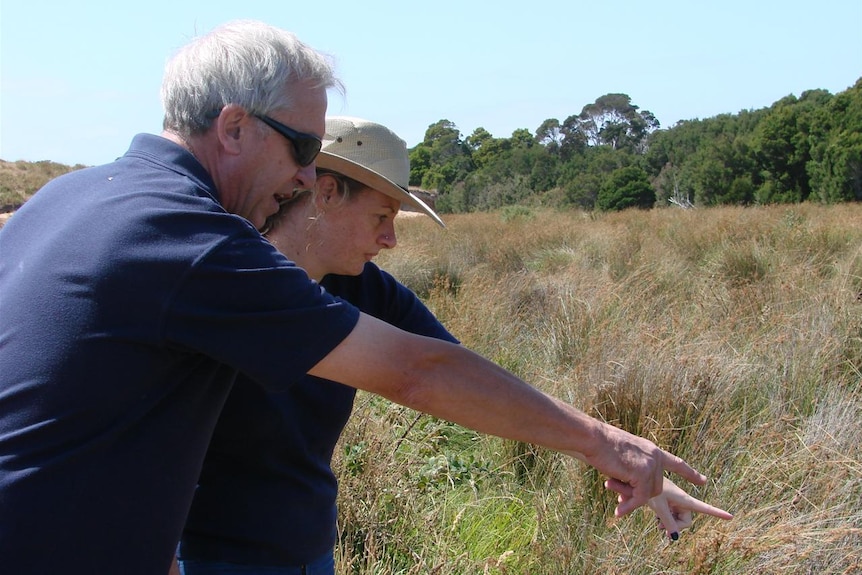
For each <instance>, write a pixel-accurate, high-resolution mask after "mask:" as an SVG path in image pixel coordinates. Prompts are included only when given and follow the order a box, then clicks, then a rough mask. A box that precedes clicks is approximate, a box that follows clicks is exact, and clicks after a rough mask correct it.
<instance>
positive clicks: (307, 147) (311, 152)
mask: <svg viewBox="0 0 862 575" xmlns="http://www.w3.org/2000/svg"><path fill="white" fill-rule="evenodd" d="M293 146H294V149H295V150H296V161H297V162H299V165H301V166H308V165H309V164H311V162H313V161H314V158H316V157H317V154H318V153H319V152H320V146H321V143H320V140H318V139H317V138H311V137H308V136H306V135H300V136H298V137H294V139H293Z"/></svg>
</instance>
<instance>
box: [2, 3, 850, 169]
mask: <svg viewBox="0 0 862 575" xmlns="http://www.w3.org/2000/svg"><path fill="white" fill-rule="evenodd" d="M0 2H2V4H0V87H2V88H0V159H3V160H6V161H15V160H28V161H38V160H52V161H55V162H60V163H64V164H76V163H81V164H88V165H89V164H99V163H103V162H108V161H111V160H113V159H114V158H115V157H117V156H119V155H121V154H123V153H124V152H125V150H126V149H127V147H128V144H129V141H130V140H131V138H132V136H133V135H134V134H136V133H138V132H151V133H159V132H160V130H161V118H162V109H161V105H160V103H159V99H158V93H159V85H160V82H161V74H162V69H163V66H164V62H165V60H166V59H167V58H168V57H169V56H170V55H171V54H172V53H173V52H174V51H175V50H176V49H177V48H178V47H180V46H181V45H183V44H184V43H185V42H186V41H187V40H188V39H190V38H191V37H192V36H194V35H196V34H200V33H205V32H208V31H209V30H211V29H212V28H214V27H215V26H217V25H218V24H221V23H223V22H226V21H228V20H233V19H237V18H255V19H260V20H264V21H266V22H269V23H270V24H273V25H276V26H280V27H282V28H286V29H288V30H291V31H293V32H295V33H296V34H297V35H298V36H299V37H300V38H301V39H302V40H303V41H305V42H306V43H308V44H310V45H311V46H313V47H314V48H317V49H319V50H321V51H323V52H327V53H329V54H331V55H332V56H334V57H335V61H336V67H337V70H338V73H339V76H340V77H341V78H342V79H343V80H344V82H345V84H346V85H347V97H346V98H344V99H342V98H340V97H333V98H330V106H329V111H330V113H334V114H349V115H354V116H360V117H364V118H368V119H371V120H374V121H378V122H381V123H384V124H386V125H388V126H390V127H391V128H392V129H393V130H395V131H396V132H397V133H398V134H400V135H401V137H402V138H404V139H405V140H406V141H407V145H408V146H410V147H412V146H414V145H416V144H417V143H419V142H421V141H422V139H423V138H424V135H425V130H426V129H427V128H428V126H429V125H431V124H434V123H436V122H437V121H438V120H441V119H446V120H449V121H451V122H453V123H454V124H455V125H456V126H457V127H458V128H459V130H460V131H461V133H462V134H463V135H464V136H465V137H466V136H468V135H470V134H471V133H472V132H473V130H475V129H476V128H478V127H483V128H485V129H486V130H488V131H489V132H490V133H491V134H492V135H494V136H495V137H509V136H511V134H512V132H513V131H514V130H516V129H519V128H526V129H528V130H529V131H530V132H534V131H535V130H536V128H537V127H538V126H539V125H540V124H541V123H542V122H543V121H544V120H545V119H547V118H557V119H559V120H560V121H563V120H565V119H566V118H567V117H568V116H570V115H572V114H577V113H579V112H580V111H581V109H582V108H583V107H584V106H585V105H586V104H589V103H592V102H594V101H595V100H596V98H598V97H599V96H602V95H604V94H607V93H611V92H623V93H625V94H628V95H629V96H630V97H631V99H632V102H633V103H634V104H635V105H637V106H639V107H640V108H641V109H642V110H649V111H651V112H652V113H653V114H655V116H656V117H657V118H658V120H659V121H660V122H661V124H662V126H663V127H669V126H672V125H673V124H674V123H675V122H677V121H678V120H685V119H694V118H708V117H711V116H715V115H717V114H722V113H737V112H739V111H740V110H744V109H759V108H763V107H768V106H770V105H771V104H772V103H774V102H775V101H776V100H778V99H780V98H782V97H784V96H787V95H789V94H793V95H796V96H799V95H800V94H801V93H802V92H803V91H805V90H809V89H818V88H819V89H825V90H828V91H830V92H831V93H833V94H835V93H838V92H841V91H843V90H846V89H847V88H848V87H850V86H852V85H853V84H854V83H855V81H856V80H857V79H858V78H859V77H862V1H860V0H818V1H811V0H784V1H775V0H744V1H741V0H723V1H721V2H702V1H700V0H687V1H682V0H680V1H669V0H668V1H664V0H652V1H651V2H643V1H640V2H636V1H627V0H626V1H617V2H614V1H608V2H589V3H587V2H581V1H578V0H533V1H527V0H520V1H518V2H510V1H508V0H497V1H494V2H491V1H489V2H477V1H472V2H471V1H470V0H457V1H452V0H434V1H430V2H416V1H412V0H398V1H389V2H383V1H375V0H364V1H361V2H360V1H356V0H353V1H348V2H341V1H339V0H330V1H329V2H316V1H314V0H308V1H305V2H300V1H296V0H294V1H292V2H291V1H284V0H282V1H280V2H275V1H271V0H260V1H258V0H244V1H236V0H233V1H231V2H226V1H221V0H207V1H203V0H170V1H166V0H144V1H140V2H123V1H122V0H111V1H109V2H108V1H104V0H88V1H84V2H57V1H56V0H51V1H48V0H0Z"/></svg>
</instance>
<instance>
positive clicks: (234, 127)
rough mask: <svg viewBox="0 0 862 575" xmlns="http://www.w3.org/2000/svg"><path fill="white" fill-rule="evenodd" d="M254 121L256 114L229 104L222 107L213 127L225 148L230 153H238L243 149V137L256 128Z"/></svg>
mask: <svg viewBox="0 0 862 575" xmlns="http://www.w3.org/2000/svg"><path fill="white" fill-rule="evenodd" d="M253 123H254V116H252V115H251V114H249V113H248V112H246V111H245V109H244V108H243V107H242V106H238V105H237V104H228V105H227V106H225V107H224V108H222V110H221V113H220V114H219V115H218V117H217V118H216V119H215V125H214V126H213V128H215V130H216V135H217V136H218V139H219V143H221V145H222V147H223V148H224V150H225V151H226V152H227V153H229V154H233V155H238V154H239V153H240V151H241V150H242V139H243V137H245V136H247V135H248V132H249V131H250V130H252V129H255V128H256V126H254V124H253Z"/></svg>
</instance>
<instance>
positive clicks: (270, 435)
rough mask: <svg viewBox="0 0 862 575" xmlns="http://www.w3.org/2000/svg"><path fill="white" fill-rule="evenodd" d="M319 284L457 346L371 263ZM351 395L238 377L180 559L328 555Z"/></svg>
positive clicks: (339, 388) (317, 385)
mask: <svg viewBox="0 0 862 575" xmlns="http://www.w3.org/2000/svg"><path fill="white" fill-rule="evenodd" d="M321 283H322V284H323V285H324V287H326V289H327V290H328V291H329V292H331V293H334V294H336V295H338V296H340V297H342V298H344V299H346V300H347V301H349V302H351V303H353V304H354V305H356V306H357V307H358V308H359V309H360V310H361V311H363V312H365V313H367V314H369V315H373V316H375V317H377V318H380V319H382V320H383V321H386V322H388V323H390V324H392V325H395V326H397V327H399V328H401V329H403V330H405V331H409V332H412V333H417V334H420V335H425V336H429V337H434V338H437V339H443V340H447V341H451V342H455V343H458V341H457V340H456V339H455V338H454V337H453V336H452V335H451V334H450V333H449V332H448V331H447V330H446V328H444V327H443V325H442V324H440V322H439V321H438V320H437V318H435V317H434V315H433V314H432V313H431V312H430V311H429V310H428V308H427V307H425V305H424V304H423V303H422V302H421V301H420V300H419V298H417V297H416V295H415V294H414V293H413V292H412V291H410V290H409V289H407V288H406V287H405V286H404V285H402V284H401V283H399V282H398V281H396V280H395V279H394V278H393V277H392V276H391V275H390V274H388V273H386V272H385V271H382V270H381V269H380V268H378V267H377V266H376V265H374V264H373V263H368V264H366V265H365V268H364V270H363V273H362V274H361V275H359V276H335V275H329V276H326V277H325V278H323V281H322V282H321ZM393 361H397V358H393ZM355 393H356V390H355V389H353V388H351V387H347V386H345V385H341V384H339V383H336V382H334V381H329V380H325V379H320V378H316V377H313V376H305V378H304V379H303V380H302V381H301V382H299V383H297V384H296V385H294V386H292V387H290V388H289V389H287V390H284V391H281V392H277V393H273V392H267V391H265V390H263V389H262V388H261V387H260V386H259V385H255V384H254V383H253V382H251V381H250V380H248V379H247V378H244V377H243V376H240V377H239V378H238V380H237V383H236V385H235V386H234V388H233V390H232V391H231V393H230V396H229V397H228V400H227V403H226V404H225V408H224V410H223V412H222V414H221V417H220V419H219V422H218V425H217V427H216V431H215V434H214V435H213V439H212V443H211V444H210V448H209V452H208V453H207V457H206V461H205V463H204V467H203V471H202V473H201V477H200V481H199V485H198V489H197V493H196V494H195V499H194V502H193V505H192V509H191V513H190V514H189V519H188V521H187V523H186V529H185V531H184V533H183V540H182V543H181V545H180V548H179V556H180V557H181V558H182V559H185V560H205V561H226V562H231V563H240V564H251V565H271V566H285V565H302V564H305V563H308V562H310V561H311V560H313V559H316V558H318V557H320V556H321V555H323V554H324V553H326V552H327V551H330V550H331V549H332V547H333V545H335V540H336V536H337V532H336V498H337V495H338V485H337V481H336V478H335V476H334V474H333V473H332V468H331V467H330V461H331V459H332V452H333V449H334V448H335V444H336V442H337V441H338V438H339V436H340V435H341V432H342V430H343V429H344V426H345V424H346V423H347V419H348V417H349V416H350V412H351V410H352V409H353V399H354V396H355Z"/></svg>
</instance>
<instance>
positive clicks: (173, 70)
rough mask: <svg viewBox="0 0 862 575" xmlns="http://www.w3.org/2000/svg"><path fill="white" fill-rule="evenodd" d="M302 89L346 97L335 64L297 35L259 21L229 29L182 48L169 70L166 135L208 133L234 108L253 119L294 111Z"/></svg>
mask: <svg viewBox="0 0 862 575" xmlns="http://www.w3.org/2000/svg"><path fill="white" fill-rule="evenodd" d="M300 84H302V87H303V89H305V88H307V87H308V86H312V87H314V88H323V89H325V90H329V89H334V90H336V91H337V92H338V93H340V94H342V95H343V94H344V85H343V84H342V83H341V80H339V79H338V78H337V77H336V76H335V71H334V66H333V64H332V62H331V60H330V58H329V57H328V56H326V55H324V54H322V53H320V52H317V51H316V50H314V49H312V48H310V47H309V46H307V45H306V44H304V43H303V42H301V41H300V40H299V39H298V38H297V37H296V36H295V35H294V34H292V33H291V32H288V31H286V30H281V29H279V28H275V27H273V26H270V25H268V24H265V23H263V22H258V21H254V20H238V21H235V22H229V23H227V24H224V25H222V26H220V27H218V28H216V29H215V30H213V31H212V32H210V33H209V34H206V35H204V36H201V37H198V38H196V39H194V40H193V41H192V42H190V43H189V44H188V45H186V46H185V47H183V48H181V49H180V50H179V51H178V52H177V53H176V54H175V55H174V57H173V58H171V59H170V60H169V61H168V63H167V65H166V66H165V74H164V79H163V80H162V89H161V99H162V106H163V107H164V110H165V118H164V122H163V127H164V129H165V130H167V131H170V132H173V133H176V134H178V135H180V136H184V137H188V136H190V135H196V134H200V133H203V132H205V131H206V130H207V129H209V127H210V126H211V125H212V122H213V119H214V118H216V117H218V112H219V111H220V110H221V109H222V108H223V107H225V106H226V105H228V104H236V105H239V106H242V107H243V108H244V109H245V110H246V111H248V112H249V113H251V114H269V113H271V112H273V111H274V110H280V109H290V108H291V106H292V104H293V89H295V87H296V86H298V85H300Z"/></svg>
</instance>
